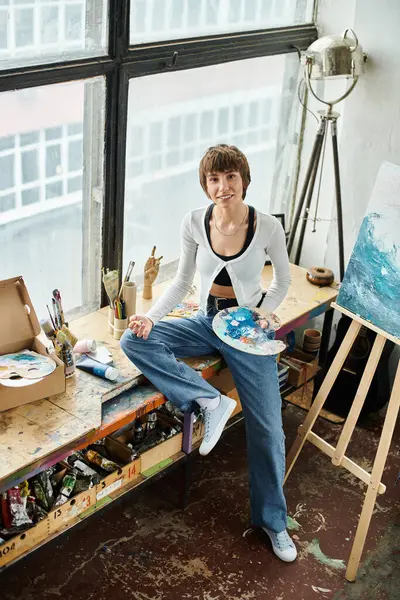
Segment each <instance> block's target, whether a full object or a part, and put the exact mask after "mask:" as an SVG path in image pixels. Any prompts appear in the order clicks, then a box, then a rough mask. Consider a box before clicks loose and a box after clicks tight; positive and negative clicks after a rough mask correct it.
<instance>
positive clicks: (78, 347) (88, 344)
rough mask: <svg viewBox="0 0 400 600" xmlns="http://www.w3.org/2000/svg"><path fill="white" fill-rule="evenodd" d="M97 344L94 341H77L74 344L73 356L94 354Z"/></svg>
mask: <svg viewBox="0 0 400 600" xmlns="http://www.w3.org/2000/svg"><path fill="white" fill-rule="evenodd" d="M96 349H97V342H96V341H95V340H79V341H77V342H76V343H75V345H74V347H73V351H74V352H75V354H86V353H87V352H95V351H96Z"/></svg>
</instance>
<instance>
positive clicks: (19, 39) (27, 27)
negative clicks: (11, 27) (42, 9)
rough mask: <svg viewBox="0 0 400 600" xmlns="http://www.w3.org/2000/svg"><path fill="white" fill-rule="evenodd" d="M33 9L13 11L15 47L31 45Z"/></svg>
mask: <svg viewBox="0 0 400 600" xmlns="http://www.w3.org/2000/svg"><path fill="white" fill-rule="evenodd" d="M33 21H34V19H33V9H25V10H20V9H18V10H16V11H15V45H16V46H18V47H19V48H21V47H22V46H32V44H33Z"/></svg>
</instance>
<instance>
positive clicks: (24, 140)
mask: <svg viewBox="0 0 400 600" xmlns="http://www.w3.org/2000/svg"><path fill="white" fill-rule="evenodd" d="M38 141H39V132H38V131H30V132H29V133H21V135H20V136H19V143H20V145H21V146H28V145H29V144H34V143H35V142H38Z"/></svg>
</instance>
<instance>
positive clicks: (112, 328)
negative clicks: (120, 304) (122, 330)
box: [107, 306, 115, 334]
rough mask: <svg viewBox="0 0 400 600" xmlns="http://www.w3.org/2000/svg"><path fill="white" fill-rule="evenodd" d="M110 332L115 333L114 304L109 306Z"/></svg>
mask: <svg viewBox="0 0 400 600" xmlns="http://www.w3.org/2000/svg"><path fill="white" fill-rule="evenodd" d="M107 314H108V328H107V330H108V333H111V334H113V333H114V317H115V312H114V307H113V306H109V307H108V313H107Z"/></svg>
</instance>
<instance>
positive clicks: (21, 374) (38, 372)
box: [0, 350, 56, 385]
mask: <svg viewBox="0 0 400 600" xmlns="http://www.w3.org/2000/svg"><path fill="white" fill-rule="evenodd" d="M55 368H56V363H55V362H54V360H53V359H52V358H50V357H49V356H43V354H38V353H37V352H34V351H33V350H21V352H15V353H13V354H3V355H2V356H0V380H1V383H2V384H3V385H7V383H8V382H9V383H10V385H12V384H13V382H14V383H18V380H21V379H24V380H30V379H36V380H37V379H41V378H43V377H46V375H50V374H51V373H52V372H53V371H54V370H55ZM21 383H23V382H21Z"/></svg>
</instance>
